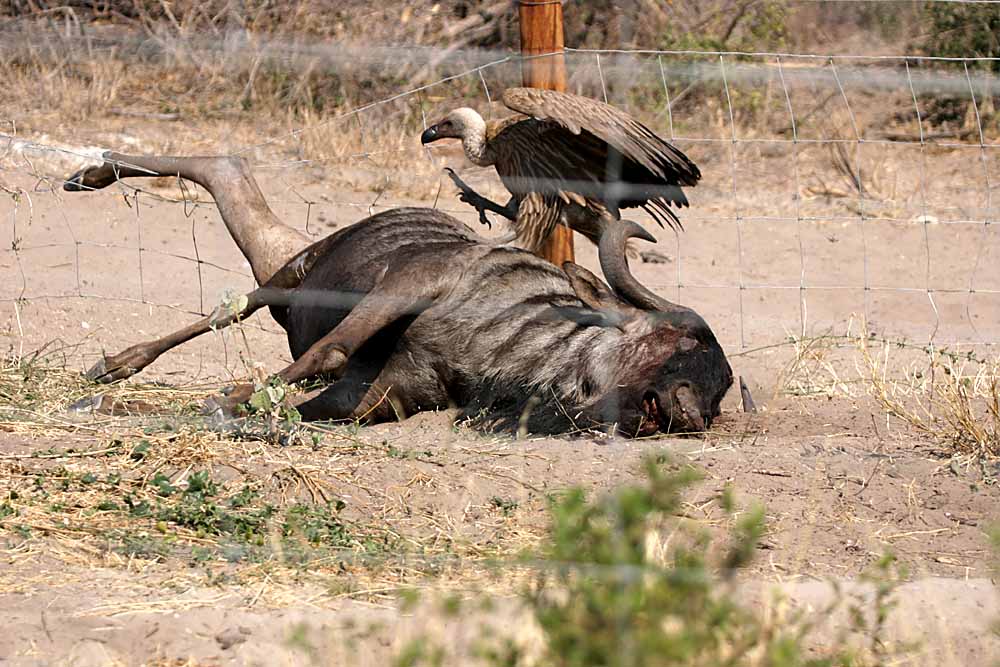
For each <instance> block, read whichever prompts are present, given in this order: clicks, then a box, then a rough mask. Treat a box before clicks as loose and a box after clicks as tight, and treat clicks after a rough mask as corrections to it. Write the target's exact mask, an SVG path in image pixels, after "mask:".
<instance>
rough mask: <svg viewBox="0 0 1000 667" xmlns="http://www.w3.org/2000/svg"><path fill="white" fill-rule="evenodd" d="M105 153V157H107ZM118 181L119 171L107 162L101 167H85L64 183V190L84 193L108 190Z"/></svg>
mask: <svg viewBox="0 0 1000 667" xmlns="http://www.w3.org/2000/svg"><path fill="white" fill-rule="evenodd" d="M107 155H108V153H107V152H105V153H104V156H105V157H107ZM117 180H118V169H117V168H116V167H115V165H113V164H111V163H110V162H105V163H104V164H102V165H99V166H96V167H95V166H91V167H84V168H83V169H81V170H80V171H78V172H76V173H75V174H73V175H72V176H70V177H69V178H67V179H66V182H65V183H63V190H66V191H67V192H82V191H84V190H100V189H101V188H106V187H108V186H109V185H111V184H112V183H114V182H115V181H117Z"/></svg>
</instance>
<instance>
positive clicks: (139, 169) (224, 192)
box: [63, 151, 309, 285]
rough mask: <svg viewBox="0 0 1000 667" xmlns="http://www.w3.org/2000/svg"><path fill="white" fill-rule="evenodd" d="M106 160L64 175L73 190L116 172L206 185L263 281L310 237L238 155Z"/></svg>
mask: <svg viewBox="0 0 1000 667" xmlns="http://www.w3.org/2000/svg"><path fill="white" fill-rule="evenodd" d="M104 160H105V162H104V164H102V165H100V166H97V167H87V168H86V169H82V170H80V171H78V172H77V173H75V174H73V175H72V176H70V177H69V178H68V179H66V183H65V184H64V185H63V188H64V189H66V190H69V191H71V192H77V191H82V190H93V189H100V188H105V187H107V186H109V185H111V184H112V183H114V182H115V181H117V180H118V179H120V178H135V177H147V178H149V177H158V176H179V177H181V178H185V179H187V180H189V181H193V182H195V183H197V184H198V185H200V186H202V187H203V188H205V189H206V190H208V191H209V192H210V193H211V195H212V197H213V198H214V199H215V203H216V205H217V206H218V207H219V213H221V214H222V220H223V222H225V224H226V228H227V229H228V230H229V233H230V235H232V237H233V240H234V241H236V245H238V246H239V248H240V252H242V253H243V256H244V257H246V258H247V261H248V262H250V268H251V270H252V271H253V275H254V278H256V279H257V284H258V285H263V284H265V283H267V281H268V280H269V279H270V278H271V277H272V276H273V275H274V274H275V273H276V272H277V271H278V270H279V269H280V268H281V267H282V266H285V265H286V264H288V263H289V262H290V261H291V260H292V259H293V257H295V255H296V253H299V252H300V251H302V250H303V249H305V248H306V247H307V246H308V245H309V239H308V238H307V237H305V236H304V235H302V234H300V233H299V232H297V231H295V230H294V229H292V228H291V227H289V226H288V225H286V224H284V223H283V222H281V220H279V219H278V217H277V216H276V215H275V214H274V213H273V212H272V211H271V209H270V207H268V205H267V201H266V200H265V199H264V195H263V194H262V193H261V191H260V188H259V187H258V186H257V182H256V181H255V180H254V178H253V174H251V173H250V166H249V165H248V164H247V161H246V160H244V159H243V158H237V157H164V156H149V155H125V154H122V153H115V152H112V151H108V152H106V153H104Z"/></svg>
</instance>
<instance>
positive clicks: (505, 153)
mask: <svg viewBox="0 0 1000 667" xmlns="http://www.w3.org/2000/svg"><path fill="white" fill-rule="evenodd" d="M503 103H504V104H505V105H506V106H507V107H508V108H509V109H511V110H512V111H516V112H517V115H514V116H509V117H507V118H503V119H500V120H491V121H486V120H484V119H483V117H482V116H481V115H479V113H477V112H476V111H474V110H473V109H469V108H465V107H463V108H460V109H455V110H454V111H452V112H451V113H449V114H448V115H447V116H446V117H445V118H444V119H443V120H442V121H441V122H439V123H437V124H436V125H433V126H431V127H429V128H427V129H426V130H425V131H424V133H423V134H422V135H421V137H420V141H421V142H422V143H424V144H427V143H430V142H433V141H437V140H438V139H444V138H456V139H461V140H462V146H463V148H464V150H465V155H466V156H467V157H468V158H469V160H470V161H471V162H472V163H473V164H475V165H478V166H481V167H486V166H490V165H492V166H494V167H495V168H496V170H497V173H498V174H499V176H500V179H501V180H502V181H503V183H504V185H505V186H506V188H507V189H508V190H509V191H510V193H511V195H512V197H511V200H510V201H509V202H508V203H507V205H506V206H500V205H498V204H496V203H494V202H492V201H490V200H488V199H485V198H484V197H482V196H480V195H478V194H477V193H476V192H474V191H473V190H472V189H471V188H469V186H467V185H466V184H465V183H463V182H462V181H461V179H459V178H458V177H457V176H456V175H455V174H454V172H453V171H451V170H450V169H449V170H448V172H449V174H451V177H452V179H453V180H454V181H455V183H456V185H458V187H459V188H460V189H461V190H462V193H461V195H460V198H461V199H462V201H465V202H468V203H470V204H472V205H473V206H475V207H476V208H477V209H478V210H479V217H480V220H481V221H482V222H486V223H487V224H488V221H487V219H486V216H485V211H486V210H490V211H493V212H495V213H499V214H500V215H503V216H504V217H506V218H508V219H509V220H511V221H512V223H513V227H514V232H515V234H516V235H517V238H518V240H519V241H520V243H521V245H523V246H524V247H525V248H528V249H530V250H537V249H538V248H539V247H540V246H541V244H542V243H543V242H544V240H545V239H546V238H547V237H548V235H549V234H550V233H551V232H552V230H553V228H554V227H555V225H556V224H558V223H560V222H562V223H563V224H566V225H569V226H570V227H572V228H574V229H576V230H577V231H579V232H581V233H583V234H586V235H587V236H588V237H590V238H591V240H594V238H595V236H594V229H595V228H596V227H595V224H594V223H595V220H596V218H599V217H604V216H610V217H612V218H614V219H620V218H621V214H620V211H619V210H620V209H622V208H631V207H642V208H644V209H645V210H646V211H648V212H649V213H650V215H652V217H653V219H654V220H656V221H657V222H658V223H659V224H660V226H661V227H662V226H663V224H664V223H666V224H668V225H670V226H671V227H675V228H680V221H679V220H678V219H677V214H676V213H675V212H674V210H673V207H677V208H680V207H683V206H687V205H688V200H687V197H685V195H684V193H683V192H682V191H681V186H693V185H695V184H696V183H697V182H698V180H699V179H700V178H701V172H700V171H699V170H698V167H697V166H696V165H695V164H694V163H693V162H692V161H691V160H689V159H688V157H687V156H686V155H684V153H682V152H681V151H680V150H678V149H677V148H675V147H674V146H672V145H670V144H669V143H667V142H666V141H664V140H663V139H661V138H660V137H658V136H657V135H656V133H654V132H653V131H652V130H650V129H649V128H648V127H646V126H645V125H643V124H642V123H640V122H638V121H637V120H635V119H634V118H632V117H631V116H629V115H628V114H626V113H624V112H623V111H621V110H619V109H616V108H614V107H612V106H610V105H608V104H604V103H603V102H598V101H596V100H593V99H590V98H587V97H581V96H579V95H571V94H569V93H561V92H556V91H552V90H541V89H537V88H508V89H507V90H505V91H504V93H503Z"/></svg>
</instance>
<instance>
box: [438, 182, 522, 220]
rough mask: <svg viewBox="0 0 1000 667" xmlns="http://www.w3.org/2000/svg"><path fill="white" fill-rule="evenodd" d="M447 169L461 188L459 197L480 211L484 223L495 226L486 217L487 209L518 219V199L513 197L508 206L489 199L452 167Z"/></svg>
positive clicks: (480, 218)
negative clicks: (473, 187) (474, 188)
mask: <svg viewBox="0 0 1000 667" xmlns="http://www.w3.org/2000/svg"><path fill="white" fill-rule="evenodd" d="M445 171H446V172H448V176H450V177H451V180H452V181H453V182H454V183H455V186H456V187H457V188H458V189H459V195H458V199H459V201H463V202H465V203H466V204H471V205H472V206H474V207H475V209H476V210H477V211H479V222H481V223H483V224H484V225H486V226H487V227H489V228H490V229H492V228H493V224H492V223H491V222H490V221H489V219H488V218H487V217H486V211H492V212H493V213H496V214H498V215H502V216H503V217H505V218H507V219H508V220H509V221H511V222H514V221H516V220H517V205H516V204H517V199H516V198H515V197H511V198H510V201H508V202H507V205H506V206H501V205H500V204H498V203H496V202H495V201H493V200H491V199H487V198H486V197H484V196H482V195H481V194H479V193H478V192H476V191H475V190H473V189H472V187H470V186H469V184H468V183H466V182H465V181H463V180H462V179H461V178H459V177H458V174H456V173H455V170H454V169H451V168H450V167H445Z"/></svg>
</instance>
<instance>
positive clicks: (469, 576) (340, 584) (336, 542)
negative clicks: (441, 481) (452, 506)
mask: <svg viewBox="0 0 1000 667" xmlns="http://www.w3.org/2000/svg"><path fill="white" fill-rule="evenodd" d="M52 361H53V360H52V359H51V358H48V359H43V358H34V359H31V360H15V359H7V360H5V361H4V363H3V364H2V366H0V431H3V432H4V433H5V434H6V435H5V441H6V443H7V444H6V445H5V448H4V452H3V453H2V454H0V476H2V478H3V479H4V480H5V488H4V491H3V492H2V494H0V541H5V542H6V544H7V547H8V548H9V549H10V552H9V553H10V554H17V553H20V554H22V555H23V554H36V555H39V554H42V553H44V554H46V555H47V556H49V557H52V558H56V559H58V560H62V561H65V562H67V563H69V564H73V565H74V566H80V567H83V568H86V567H91V566H95V565H100V566H107V567H120V568H125V569H129V570H133V569H138V570H142V569H143V568H145V567H146V566H147V565H148V564H153V563H161V562H162V563H166V564H186V565H187V566H188V567H197V571H192V572H191V573H190V576H193V577H195V578H198V577H204V576H205V573H208V576H209V579H210V580H211V579H212V577H213V576H217V575H219V573H224V576H225V577H226V579H227V580H228V581H232V582H239V583H242V584H253V585H254V586H260V587H261V588H260V591H259V592H258V595H259V596H261V595H262V596H264V597H265V599H267V600H269V601H271V602H274V603H280V601H281V599H282V596H288V597H289V599H291V596H294V593H293V592H292V591H293V590H295V588H296V587H297V586H300V585H301V583H302V581H303V578H305V579H307V580H310V581H314V582H316V583H317V584H318V585H319V586H320V589H321V591H322V592H321V595H322V596H323V597H327V598H329V599H335V598H339V597H352V598H353V597H360V598H364V599H374V598H378V599H391V598H392V597H393V596H394V595H396V594H397V593H398V591H399V589H400V588H401V587H407V586H412V585H415V584H420V582H421V581H423V580H424V579H425V578H426V577H429V576H430V577H434V578H435V580H436V583H435V587H436V588H442V587H443V588H449V587H452V586H456V587H462V586H467V585H473V584H475V583H477V582H478V584H477V585H482V586H484V587H486V588H495V587H497V586H500V587H501V588H502V589H504V590H509V589H510V586H512V585H513V582H515V581H516V580H517V579H518V578H520V577H521V576H522V575H521V574H520V573H519V572H518V569H517V568H516V567H506V568H504V569H503V571H502V572H500V571H498V570H496V569H495V568H494V567H493V566H492V565H491V563H492V562H494V561H496V560H497V559H500V560H504V559H506V558H507V557H509V556H510V554H513V553H515V552H517V551H518V550H519V549H521V548H523V547H524V546H525V545H527V544H530V543H533V542H534V540H535V539H537V534H536V533H534V532H533V531H525V530H523V529H521V528H519V527H517V526H515V525H513V524H511V525H510V529H509V530H507V529H500V530H498V527H497V526H494V525H490V526H487V527H484V528H483V530H484V531H487V530H489V531H490V532H493V533H494V534H497V535H499V534H501V533H503V534H506V536H507V537H508V538H509V540H505V541H504V543H503V544H502V545H501V544H498V545H497V546H496V547H495V548H490V549H484V548H483V546H481V545H477V544H474V543H469V542H467V541H466V540H464V539H463V538H462V537H461V536H460V533H461V532H462V531H459V530H457V529H456V526H454V525H452V524H451V523H449V521H448V518H447V517H433V516H432V515H428V517H427V519H428V523H429V525H428V526H425V527H424V528H422V529H420V528H418V529H416V530H415V529H414V528H412V526H411V524H413V518H414V517H413V516H412V515H413V511H412V510H411V509H410V508H409V507H407V505H408V502H407V495H408V494H404V495H400V496H398V497H397V496H396V495H389V494H387V493H385V492H384V491H382V490H381V489H378V488H373V487H371V486H369V485H370V484H371V480H370V479H369V476H370V472H371V471H372V470H373V469H374V468H377V467H379V466H385V465H389V466H392V467H395V468H397V469H403V470H402V472H403V474H404V476H405V475H406V474H407V473H406V472H405V469H406V468H412V470H411V472H410V473H409V476H411V477H412V479H411V480H410V484H424V485H426V484H430V485H434V484H436V480H434V479H433V477H432V476H430V475H429V474H428V473H427V472H424V470H426V469H427V468H428V467H430V469H431V470H433V469H434V468H433V467H431V466H428V465H426V464H428V463H429V464H432V465H433V466H443V465H444V464H443V463H438V462H437V460H430V459H427V458H426V456H429V455H430V454H423V453H420V452H411V451H408V450H404V449H401V448H400V447H399V446H398V445H393V444H391V443H388V442H387V441H386V440H384V439H377V437H375V439H370V438H368V437H366V436H365V435H364V434H362V433H360V432H359V429H358V427H357V425H356V424H352V423H348V424H328V423H327V424H310V425H304V426H284V427H281V428H280V432H279V433H275V428H274V427H275V425H274V424H268V423H267V422H266V420H263V419H259V418H249V419H247V420H245V421H242V422H240V423H237V424H235V425H234V424H222V425H219V424H214V423H213V422H211V421H208V420H206V419H205V418H203V417H201V416H200V415H199V413H198V408H199V406H200V404H201V402H202V400H203V399H204V397H205V396H206V395H207V394H209V393H211V392H213V391H218V387H209V386H189V387H180V388H175V387H164V386H155V385H141V384H132V383H118V384H115V385H111V386H107V387H103V388H102V391H104V392H105V393H106V395H107V396H108V397H109V398H113V399H114V400H115V401H118V402H120V403H123V404H131V405H134V404H136V403H138V402H141V403H142V404H144V405H145V406H147V407H153V408H155V411H154V414H152V415H142V416H120V417H119V416H114V417H112V416H101V415H89V414H88V415H83V416H81V415H73V414H72V413H68V412H67V410H66V408H67V406H68V405H70V404H72V403H73V402H74V401H77V400H79V399H80V398H83V397H86V396H89V395H92V394H93V393H94V391H95V389H97V388H96V387H95V386H94V385H93V384H91V383H89V382H87V381H85V380H84V379H83V378H82V377H81V376H80V375H79V374H78V373H76V372H73V371H70V370H66V369H65V368H64V367H62V366H60V365H57V364H53V363H52ZM46 362H48V363H46ZM234 426H235V428H234ZM265 440H269V441H265ZM456 456H459V457H467V456H468V454H467V453H466V452H462V451H458V452H456ZM359 491H360V493H358V492H359ZM345 492H347V493H349V494H350V495H351V496H352V500H350V501H349V502H348V504H346V505H345V503H343V502H342V501H341V497H342V496H343V495H344V494H345ZM366 496H367V497H368V498H373V499H374V500H373V501H363V502H362V500H363V499H364V498H365V497H366ZM498 511H499V510H498ZM463 528H467V527H463ZM183 569H184V568H182V570H183ZM212 573H215V574H212ZM501 575H502V576H501ZM188 578H190V577H188ZM501 581H505V582H506V583H505V584H502V585H501V583H500V582H501ZM23 586H24V582H22V581H20V580H17V581H12V582H7V583H6V584H0V587H2V588H4V589H10V590H15V589H16V590H22V589H23Z"/></svg>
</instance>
